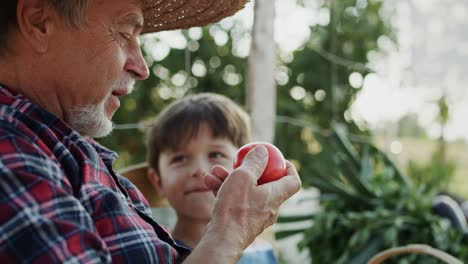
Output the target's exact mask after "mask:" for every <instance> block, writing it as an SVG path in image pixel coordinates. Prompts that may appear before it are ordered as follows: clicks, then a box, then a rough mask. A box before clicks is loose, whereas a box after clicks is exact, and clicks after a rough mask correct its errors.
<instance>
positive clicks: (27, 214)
mask: <svg viewBox="0 0 468 264" xmlns="http://www.w3.org/2000/svg"><path fill="white" fill-rule="evenodd" d="M116 157H117V155H116V153H115V152H112V151H110V150H108V149H106V148H104V147H102V146H101V145H99V144H98V143H97V142H95V141H94V140H92V139H89V138H84V137H82V136H81V135H80V134H78V133H77V132H75V131H74V130H72V129H71V128H70V127H69V126H68V125H67V124H66V123H64V122H63V121H62V120H60V119H58V118H57V117H56V116H54V115H52V114H51V113H49V112H47V111H46V110H45V109H42V108H41V107H39V106H37V105H35V104H33V103H32V102H31V101H30V100H29V99H27V98H26V97H24V96H23V95H21V94H16V93H14V92H12V91H9V90H8V89H7V88H6V87H4V86H2V85H0V177H1V178H0V211H1V212H2V213H1V214H0V234H1V235H0V236H1V239H0V259H2V261H3V262H8V263H9V262H28V263H29V262H41V263H62V262H65V261H67V262H70V263H75V262H79V263H82V262H86V263H88V262H89V263H111V262H112V263H123V262H126V263H129V262H132V263H176V262H179V261H181V260H182V259H183V258H185V257H186V256H187V255H188V254H189V253H190V250H188V249H187V248H184V247H181V246H179V245H177V244H176V243H175V242H174V240H173V239H172V238H171V236H170V235H169V234H168V233H167V232H166V231H165V230H164V229H163V228H162V227H161V226H160V225H158V224H157V223H156V222H155V221H153V220H152V219H151V216H150V215H151V213H150V211H149V207H148V203H147V201H146V199H145V198H144V197H143V195H142V194H141V193H140V191H139V190H138V189H136V187H135V186H134V185H133V184H132V183H130V181H128V180H127V179H125V178H124V177H121V176H120V175H118V174H116V173H115V172H114V171H113V169H112V163H113V162H114V160H115V159H116Z"/></svg>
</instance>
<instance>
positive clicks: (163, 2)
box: [143, 0, 249, 33]
mask: <svg viewBox="0 0 468 264" xmlns="http://www.w3.org/2000/svg"><path fill="white" fill-rule="evenodd" d="M248 1H249V0H143V16H144V18H145V25H144V28H143V33H149V32H159V31H164V30H172V29H184V28H190V27H201V26H205V25H207V24H210V23H215V22H218V21H219V20H221V19H223V18H225V17H228V16H231V15H233V14H235V13H236V12H237V11H239V10H241V9H242V8H243V7H244V6H245V4H246V3H247V2H248Z"/></svg>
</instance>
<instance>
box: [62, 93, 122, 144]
mask: <svg viewBox="0 0 468 264" xmlns="http://www.w3.org/2000/svg"><path fill="white" fill-rule="evenodd" d="M109 97H110V95H109V96H107V97H106V98H104V100H102V101H101V102H100V103H99V104H96V105H84V106H75V107H73V108H72V109H70V110H69V111H68V112H67V115H66V119H65V122H67V123H68V125H70V126H71V127H72V128H73V129H74V130H76V131H77V132H78V133H80V134H82V135H86V136H90V137H93V138H100V137H105V136H107V135H109V134H110V133H111V132H112V128H113V125H112V121H111V120H109V119H108V118H107V117H106V109H105V105H106V103H107V101H108V99H109Z"/></svg>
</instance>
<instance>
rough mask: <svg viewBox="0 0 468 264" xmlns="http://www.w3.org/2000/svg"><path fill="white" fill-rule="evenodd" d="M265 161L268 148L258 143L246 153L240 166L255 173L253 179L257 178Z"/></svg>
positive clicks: (266, 160)
mask: <svg viewBox="0 0 468 264" xmlns="http://www.w3.org/2000/svg"><path fill="white" fill-rule="evenodd" d="M267 162H268V150H267V149H266V148H265V147H264V146H261V145H259V146H256V147H254V148H253V149H251V150H250V151H249V153H247V155H246V156H245V158H244V161H243V162H242V165H241V166H240V167H242V168H243V169H245V170H247V171H251V172H252V173H253V175H255V179H256V180H258V178H260V176H261V175H262V173H263V171H264V170H265V167H266V165H267Z"/></svg>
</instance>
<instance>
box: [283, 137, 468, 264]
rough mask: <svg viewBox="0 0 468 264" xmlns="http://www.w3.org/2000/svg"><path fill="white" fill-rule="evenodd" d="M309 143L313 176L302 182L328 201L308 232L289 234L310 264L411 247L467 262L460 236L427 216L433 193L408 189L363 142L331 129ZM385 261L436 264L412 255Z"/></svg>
mask: <svg viewBox="0 0 468 264" xmlns="http://www.w3.org/2000/svg"><path fill="white" fill-rule="evenodd" d="M315 138H316V140H317V141H318V142H319V143H320V145H321V146H322V151H321V152H320V153H319V154H318V155H316V156H315V157H313V159H312V161H313V167H314V172H313V173H314V174H313V175H314V177H307V178H305V179H304V181H307V182H305V183H306V184H309V185H311V186H315V187H317V188H319V189H320V191H321V195H322V196H326V197H328V199H327V200H325V201H323V202H322V209H321V210H320V211H319V212H318V213H316V214H314V215H308V216H306V217H309V219H310V218H312V219H313V224H312V226H311V227H310V228H308V229H305V230H296V231H295V232H304V239H303V241H301V243H300V244H299V247H300V248H301V249H305V248H306V249H308V250H309V251H310V254H311V258H312V260H311V261H312V262H313V263H366V261H368V260H369V259H370V258H371V257H372V256H373V255H375V254H376V253H377V252H379V251H381V250H384V249H387V248H390V247H395V246H402V245H406V244H415V243H417V244H427V245H430V246H432V247H434V248H437V249H440V250H443V251H446V252H447V253H450V254H452V255H454V256H458V257H459V258H460V259H464V260H467V259H468V241H467V240H466V238H464V235H463V233H462V232H460V231H459V230H456V229H455V228H454V227H452V226H451V225H450V224H449V222H448V221H447V220H445V219H442V218H440V217H438V216H436V215H434V214H433V213H432V200H433V197H434V195H435V191H434V190H431V189H428V188H426V186H423V185H419V184H413V183H412V182H411V181H410V180H409V179H408V178H407V177H406V176H405V175H404V174H403V173H402V172H401V171H399V169H398V168H397V167H396V166H395V164H394V163H393V162H392V161H391V160H390V159H389V158H388V157H387V155H386V154H385V153H383V152H382V151H380V150H379V149H378V148H376V147H375V146H374V145H372V144H370V143H368V141H366V140H360V139H355V140H353V141H351V140H349V139H348V137H346V134H345V133H344V132H343V131H341V132H340V131H339V130H336V129H335V130H332V131H331V132H329V133H323V132H322V133H315ZM330 197H333V199H330ZM304 218H305V217H303V218H302V219H304ZM295 220H298V219H291V218H280V219H279V221H280V222H291V221H295ZM293 233H294V232H293ZM289 234H291V232H289V233H288V234H284V233H279V234H277V235H278V236H277V237H278V238H281V237H284V236H285V235H289ZM391 261H393V263H437V262H434V261H435V260H433V259H431V258H429V257H426V256H418V255H405V256H402V257H399V258H395V259H392V260H391ZM391 261H390V262H389V263H392V262H391Z"/></svg>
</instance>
